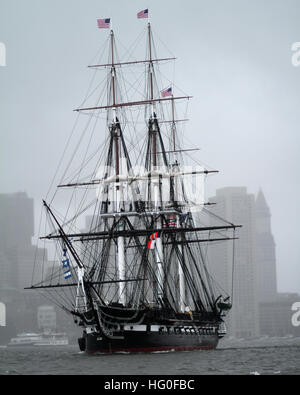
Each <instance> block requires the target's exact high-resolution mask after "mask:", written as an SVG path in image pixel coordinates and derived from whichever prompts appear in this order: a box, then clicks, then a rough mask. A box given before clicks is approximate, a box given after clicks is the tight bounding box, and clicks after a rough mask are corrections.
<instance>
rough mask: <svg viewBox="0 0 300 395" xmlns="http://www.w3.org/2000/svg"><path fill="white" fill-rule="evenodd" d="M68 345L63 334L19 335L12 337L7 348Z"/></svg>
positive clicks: (67, 340)
mask: <svg viewBox="0 0 300 395" xmlns="http://www.w3.org/2000/svg"><path fill="white" fill-rule="evenodd" d="M68 344H69V339H68V337H67V335H66V334H65V333H21V334H19V335H17V336H16V337H13V338H12V339H11V340H10V342H9V343H8V345H7V346H8V347H24V346H67V345H68Z"/></svg>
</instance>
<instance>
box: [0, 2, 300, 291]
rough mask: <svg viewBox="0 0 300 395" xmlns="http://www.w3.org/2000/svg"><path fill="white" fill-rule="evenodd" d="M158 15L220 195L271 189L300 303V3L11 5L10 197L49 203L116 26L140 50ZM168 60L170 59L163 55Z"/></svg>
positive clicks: (0, 128) (283, 264)
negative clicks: (106, 24) (95, 64)
mask: <svg viewBox="0 0 300 395" xmlns="http://www.w3.org/2000/svg"><path fill="white" fill-rule="evenodd" d="M147 7H148V8H149V10H150V14H151V22H152V25H153V29H154V31H155V32H156V34H157V35H158V36H159V37H160V38H161V40H162V41H163V42H164V43H166V45H167V47H168V48H169V49H170V51H171V52H172V53H173V54H175V56H176V57H177V58H178V61H177V63H176V72H175V79H176V81H175V82H176V84H177V85H178V86H179V87H180V88H182V89H183V90H184V91H185V92H187V93H188V94H190V95H192V96H193V100H192V103H191V104H190V109H189V117H190V119H191V121H190V124H189V128H187V129H186V133H187V137H188V139H189V141H194V142H195V145H197V146H198V147H200V148H201V151H200V154H199V155H200V158H201V160H202V161H203V162H204V163H208V164H209V165H210V166H211V167H213V168H216V169H218V170H220V174H219V175H218V176H216V177H213V178H212V180H211V181H210V182H209V191H210V192H211V195H212V194H214V191H215V188H221V187H224V186H239V185H242V186H247V188H248V191H249V192H251V193H255V194H256V193H257V192H258V189H259V187H261V188H262V189H263V191H264V194H265V196H266V199H267V202H268V204H269V206H270V208H271V212H272V228H273V234H274V237H275V241H276V251H277V268H278V269H277V271H278V285H279V291H296V292H300V247H299V241H300V240H299V231H298V228H299V227H298V222H299V220H300V215H299V214H300V208H299V202H300V186H299V176H298V173H299V170H300V165H299V147H300V133H299V130H298V119H297V117H298V113H299V105H300V94H299V87H300V67H294V66H293V65H292V62H291V57H292V51H291V46H292V44H293V43H294V42H297V41H300V24H299V20H300V3H299V0H293V1H292V0H252V1H245V0H206V1H203V0H187V1H179V0H164V1H161V0H159V1H158V0H151V1H149V0H148V1H147V2H146V3H143V2H142V1H137V0H130V1H125V0H110V1H106V2H104V1H101V0H88V1H82V0H81V1H79V0H63V1H61V0H51V1H50V0H26V1H22V0H0V9H1V12H0V42H3V43H4V44H5V46H6V50H7V66H6V67H0V87H1V88H0V103H1V106H0V138H1V146H0V147H1V148H0V149H1V152H0V161H1V163H0V166H1V167H0V169H1V173H0V176H1V182H0V192H1V193H9V192H16V191H26V192H27V193H28V194H29V196H31V197H33V198H34V199H35V204H36V206H37V214H38V212H39V210H40V208H39V202H40V200H41V198H42V197H44V196H45V194H46V193H47V191H48V186H49V182H50V180H52V177H53V175H54V172H55V170H56V167H57V161H58V160H59V158H60V156H61V154H62V150H63V148H64V145H65V143H66V140H67V138H68V136H69V133H70V131H71V128H72V126H73V124H74V119H75V116H76V115H75V114H74V113H73V111H72V110H73V109H74V108H76V107H77V106H78V104H80V103H81V101H82V99H83V97H84V95H85V92H86V88H87V85H88V83H89V80H90V74H89V71H88V70H87V68H86V66H87V65H88V64H89V63H90V61H91V60H92V59H93V57H94V55H95V54H96V53H97V51H98V49H99V47H100V46H101V44H102V43H103V41H104V40H105V39H106V34H107V32H105V31H101V30H99V29H97V27H96V19H97V18H105V17H111V18H112V19H113V27H114V30H115V33H116V35H118V36H119V38H120V39H121V41H122V42H123V43H124V44H130V43H132V42H133V41H134V39H135V38H136V36H137V35H138V34H139V33H140V32H141V30H142V24H143V23H144V21H142V20H137V18H136V13H137V12H138V11H140V10H141V9H143V8H147ZM161 55H162V56H164V55H167V56H168V55H169V53H168V54H161Z"/></svg>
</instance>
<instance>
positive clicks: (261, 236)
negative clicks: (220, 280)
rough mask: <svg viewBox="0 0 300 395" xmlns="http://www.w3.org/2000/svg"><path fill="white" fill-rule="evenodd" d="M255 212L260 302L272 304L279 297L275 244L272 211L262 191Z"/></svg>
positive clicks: (259, 193)
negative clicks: (272, 229)
mask: <svg viewBox="0 0 300 395" xmlns="http://www.w3.org/2000/svg"><path fill="white" fill-rule="evenodd" d="M255 212H256V261H257V269H258V290H259V301H260V302H271V301H274V300H275V298H276V295H277V283H276V256H275V242H274V238H273V235H272V232H271V213H270V209H269V206H268V205H267V202H266V199H265V197H264V194H263V192H262V190H261V189H260V190H259V192H258V195H257V198H256V201H255Z"/></svg>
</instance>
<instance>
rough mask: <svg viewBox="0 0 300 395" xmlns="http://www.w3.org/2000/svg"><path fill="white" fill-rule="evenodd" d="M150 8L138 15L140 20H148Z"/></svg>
mask: <svg viewBox="0 0 300 395" xmlns="http://www.w3.org/2000/svg"><path fill="white" fill-rule="evenodd" d="M148 13H149V12H148V8H147V9H146V10H143V11H140V12H138V14H137V17H138V18H148Z"/></svg>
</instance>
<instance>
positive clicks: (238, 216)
mask: <svg viewBox="0 0 300 395" xmlns="http://www.w3.org/2000/svg"><path fill="white" fill-rule="evenodd" d="M209 201H210V202H215V203H216V205H215V206H212V207H213V208H212V209H211V210H210V211H212V212H213V213H214V214H217V215H218V216H220V217H222V218H225V219H226V220H228V221H229V222H232V223H235V224H240V225H242V228H241V229H239V230H238V234H237V236H238V238H239V239H238V240H236V241H235V263H234V273H233V271H232V269H233V266H232V263H233V262H232V246H231V245H230V243H228V242H226V243H221V244H218V245H214V246H213V248H210V266H211V272H212V274H213V275H214V276H215V277H216V279H217V281H218V283H219V284H220V285H221V286H222V288H224V289H225V291H226V292H228V293H230V294H231V289H232V281H233V295H232V297H233V307H232V311H231V312H230V314H229V315H228V320H227V321H226V322H227V328H228V333H229V336H234V337H242V338H245V337H256V336H258V334H259V313H258V302H259V301H258V292H257V290H258V284H257V268H256V255H255V248H256V225H255V214H256V210H255V197H254V195H253V194H248V193H247V188H246V187H228V188H222V189H218V190H217V191H216V196H214V197H212V198H210V199H209ZM232 273H233V278H232Z"/></svg>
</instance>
